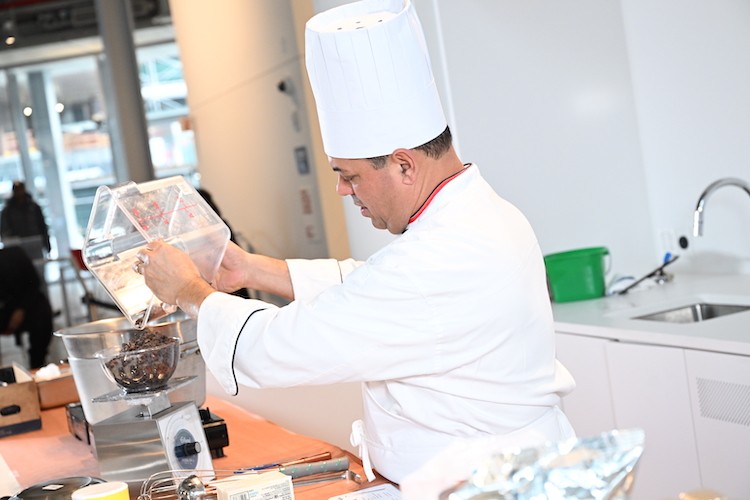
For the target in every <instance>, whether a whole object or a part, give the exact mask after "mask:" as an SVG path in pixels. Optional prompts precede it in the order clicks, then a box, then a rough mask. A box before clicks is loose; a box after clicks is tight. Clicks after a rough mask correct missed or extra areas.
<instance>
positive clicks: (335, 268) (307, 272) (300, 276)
mask: <svg viewBox="0 0 750 500" xmlns="http://www.w3.org/2000/svg"><path fill="white" fill-rule="evenodd" d="M286 263H287V265H288V266H289V275H290V276H291V278H292V288H293V289H294V299H295V300H300V299H302V300H304V299H310V298H313V297H315V296H317V295H318V294H319V293H320V292H322V291H323V290H325V289H326V288H328V287H330V286H333V285H340V284H341V283H343V282H344V278H346V277H347V276H348V275H349V273H351V272H352V271H354V270H355V269H356V268H358V267H359V266H361V265H362V264H363V263H362V262H360V261H356V260H354V259H346V260H335V259H313V260H308V259H287V261H286Z"/></svg>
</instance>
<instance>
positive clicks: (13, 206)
mask: <svg viewBox="0 0 750 500" xmlns="http://www.w3.org/2000/svg"><path fill="white" fill-rule="evenodd" d="M35 236H37V237H39V240H40V243H41V246H42V248H43V249H44V251H46V252H47V253H49V251H50V241H49V229H48V227H47V222H46V221H45V220H44V214H43V213H42V207H40V206H39V204H38V203H37V202H36V201H34V198H33V197H32V196H31V194H29V193H28V191H26V184H24V183H23V182H21V181H15V182H14V183H13V194H12V196H11V197H10V198H8V200H7V201H6V203H5V207H4V208H3V211H2V214H0V238H2V240H3V242H4V243H6V246H8V242H15V241H18V240H25V239H29V238H32V237H35ZM22 246H25V245H23V244H22ZM30 257H31V258H32V259H36V258H42V257H44V255H30Z"/></svg>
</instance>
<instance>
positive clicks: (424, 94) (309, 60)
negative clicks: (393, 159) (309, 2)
mask: <svg viewBox="0 0 750 500" xmlns="http://www.w3.org/2000/svg"><path fill="white" fill-rule="evenodd" d="M305 61H306V64H307V72H308V75H309V78H310V84H311V86H312V90H313V94H314V96H315V103H316V107H317V110H318V119H319V121H320V129H321V134H322V136H323V149H324V150H325V152H326V154H327V155H328V156H331V157H335V158H371V157H375V156H382V155H387V154H390V153H392V152H393V151H394V150H395V149H397V148H414V147H417V146H421V145H422V144H424V143H426V142H428V141H430V140H432V139H434V138H435V137H437V136H438V135H440V133H441V132H442V131H443V130H444V129H445V127H446V126H447V121H446V119H445V113H444V112H443V107H442V105H441V104H440V96H439V94H438V91H437V87H436V85H435V79H434V78H433V76H432V69H431V65H430V57H429V54H428V52H427V44H426V43H425V39H424V34H423V33H422V26H421V24H420V22H419V18H418V17H417V12H416V10H415V9H414V6H413V5H412V3H411V1H410V0H364V1H360V2H354V3H351V4H346V5H342V6H340V7H336V8H333V9H330V10H327V11H325V12H322V13H320V14H318V15H316V16H314V17H313V18H311V19H310V20H309V21H308V22H307V25H306V29H305Z"/></svg>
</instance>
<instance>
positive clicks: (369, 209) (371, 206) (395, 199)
mask: <svg viewBox="0 0 750 500" xmlns="http://www.w3.org/2000/svg"><path fill="white" fill-rule="evenodd" d="M389 160H390V159H389ZM329 161H330V163H331V167H332V168H333V171H334V172H336V173H337V174H338V181H337V182H336V192H337V193H338V194H339V195H340V196H351V197H352V201H354V204H355V205H356V206H358V207H359V211H360V213H361V214H362V215H363V216H365V217H368V218H370V219H371V220H372V225H373V226H375V227H376V228H378V229H387V230H388V231H389V232H390V233H393V234H401V233H402V232H404V229H406V224H407V222H408V220H409V214H404V213H402V212H404V210H405V207H404V206H403V203H401V193H402V192H403V188H404V185H403V183H402V182H401V178H402V176H401V173H400V172H401V169H400V167H399V165H398V164H395V163H393V162H391V161H388V162H387V163H386V165H385V166H384V167H382V168H378V169H376V168H375V167H374V166H373V164H372V163H371V162H370V161H369V160H349V159H341V158H329Z"/></svg>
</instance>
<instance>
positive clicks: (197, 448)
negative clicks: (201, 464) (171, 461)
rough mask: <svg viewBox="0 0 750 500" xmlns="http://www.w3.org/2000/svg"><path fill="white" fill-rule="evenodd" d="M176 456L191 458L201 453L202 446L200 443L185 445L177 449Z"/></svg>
mask: <svg viewBox="0 0 750 500" xmlns="http://www.w3.org/2000/svg"><path fill="white" fill-rule="evenodd" d="M174 451H175V455H177V456H178V457H189V456H191V455H197V454H198V453H200V452H201V444H200V443H198V442H191V443H184V444H181V445H179V446H176V447H175V450H174Z"/></svg>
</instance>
